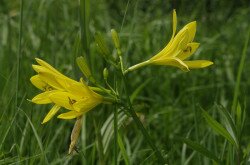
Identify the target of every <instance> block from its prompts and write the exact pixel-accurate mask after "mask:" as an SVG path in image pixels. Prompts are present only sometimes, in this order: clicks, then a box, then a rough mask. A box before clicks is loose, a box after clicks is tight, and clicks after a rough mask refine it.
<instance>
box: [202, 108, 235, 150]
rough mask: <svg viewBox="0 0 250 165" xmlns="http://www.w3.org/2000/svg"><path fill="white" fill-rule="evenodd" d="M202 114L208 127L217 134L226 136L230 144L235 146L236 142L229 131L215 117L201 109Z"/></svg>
mask: <svg viewBox="0 0 250 165" xmlns="http://www.w3.org/2000/svg"><path fill="white" fill-rule="evenodd" d="M202 115H203V117H204V118H205V119H206V121H207V123H208V124H209V125H210V127H211V128H212V129H213V130H214V131H215V132H216V133H218V134H220V135H221V136H223V137H224V138H226V139H227V140H228V141H229V142H230V143H231V144H232V145H234V146H236V147H237V143H236V142H235V141H234V138H233V137H232V136H231V135H230V133H229V132H228V131H227V130H226V129H225V128H224V127H223V126H222V125H221V124H220V123H218V122H217V121H216V120H215V119H213V118H212V117H211V116H210V115H209V114H208V113H207V112H206V111H204V110H202Z"/></svg>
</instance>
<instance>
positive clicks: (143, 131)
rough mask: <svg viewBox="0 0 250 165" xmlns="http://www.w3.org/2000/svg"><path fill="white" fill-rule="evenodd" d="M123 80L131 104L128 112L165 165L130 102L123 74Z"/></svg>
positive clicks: (128, 99)
mask: <svg viewBox="0 0 250 165" xmlns="http://www.w3.org/2000/svg"><path fill="white" fill-rule="evenodd" d="M122 80H123V83H124V90H125V95H126V97H127V102H128V103H129V108H128V111H129V113H130V115H131V116H132V118H133V120H134V121H135V123H136V125H137V127H138V128H139V129H140V130H141V132H142V134H143V136H144V138H145V139H146V140H147V142H148V144H149V145H150V147H151V148H152V149H153V151H154V152H155V154H156V156H157V158H158V161H159V162H161V163H163V164H164V163H165V159H164V158H163V156H162V155H161V153H160V151H159V150H158V148H157V147H156V146H155V144H154V143H153V141H152V139H151V137H150V135H149V134H148V132H147V130H146V129H145V128H144V126H143V124H142V122H141V121H140V119H139V118H138V116H137V115H136V113H135V110H134V108H133V106H132V103H131V101H130V97H129V95H128V93H127V84H126V77H125V76H124V75H123V74H122Z"/></svg>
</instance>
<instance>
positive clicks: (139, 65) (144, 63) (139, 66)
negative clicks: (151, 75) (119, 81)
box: [123, 60, 151, 74]
mask: <svg viewBox="0 0 250 165" xmlns="http://www.w3.org/2000/svg"><path fill="white" fill-rule="evenodd" d="M150 63H151V61H150V60H147V61H144V62H141V63H139V64H136V65H133V66H131V67H129V68H128V69H127V70H125V71H124V72H123V73H124V74H127V73H128V72H130V71H133V70H136V69H138V68H141V67H143V66H146V65H148V64H150Z"/></svg>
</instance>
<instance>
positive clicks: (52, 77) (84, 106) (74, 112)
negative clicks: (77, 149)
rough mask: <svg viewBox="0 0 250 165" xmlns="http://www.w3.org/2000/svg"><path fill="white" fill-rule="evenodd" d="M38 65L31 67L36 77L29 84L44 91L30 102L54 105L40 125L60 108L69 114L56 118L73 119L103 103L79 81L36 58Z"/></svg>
mask: <svg viewBox="0 0 250 165" xmlns="http://www.w3.org/2000/svg"><path fill="white" fill-rule="evenodd" d="M36 61H37V63H38V64H39V65H32V67H33V69H34V70H35V71H36V72H37V75H35V76H33V77H31V79H30V81H31V83H32V84H33V85H34V86H36V87H37V88H39V89H40V90H42V91H44V92H42V93H40V94H38V95H37V96H35V97H34V98H33V99H32V100H31V101H32V102H33V103H36V104H49V103H54V106H53V107H52V109H51V110H50V111H49V113H48V114H47V115H46V117H45V118H44V120H43V122H42V123H45V122H47V121H49V120H50V119H51V118H52V117H53V116H54V115H55V114H56V113H57V112H58V111H59V109H60V108H61V107H64V108H66V109H68V110H70V111H69V112H66V113H62V114H60V115H59V116H58V118H60V119H73V118H76V117H78V116H81V115H83V114H84V113H86V112H88V111H89V110H91V109H93V108H94V107H95V106H97V105H98V104H100V103H102V102H103V97H102V96H101V95H99V94H97V93H95V92H94V91H92V90H91V89H90V88H89V87H88V86H87V85H86V83H85V82H84V81H83V80H81V82H77V81H75V80H72V79H70V78H68V77H66V76H65V75H63V74H61V73H60V72H59V71H57V70H56V69H55V68H53V67H52V66H51V65H49V64H48V63H46V62H45V61H43V60H41V59H38V58H36Z"/></svg>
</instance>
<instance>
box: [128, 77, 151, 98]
mask: <svg viewBox="0 0 250 165" xmlns="http://www.w3.org/2000/svg"><path fill="white" fill-rule="evenodd" d="M150 80H151V79H147V80H146V81H144V82H143V83H142V84H141V85H140V86H139V87H137V88H136V89H135V90H134V92H133V93H132V94H131V96H130V100H131V102H132V103H133V102H134V100H135V99H136V97H137V96H138V94H139V93H140V92H141V91H142V89H143V88H145V87H146V85H147V84H148V83H149V82H150Z"/></svg>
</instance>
